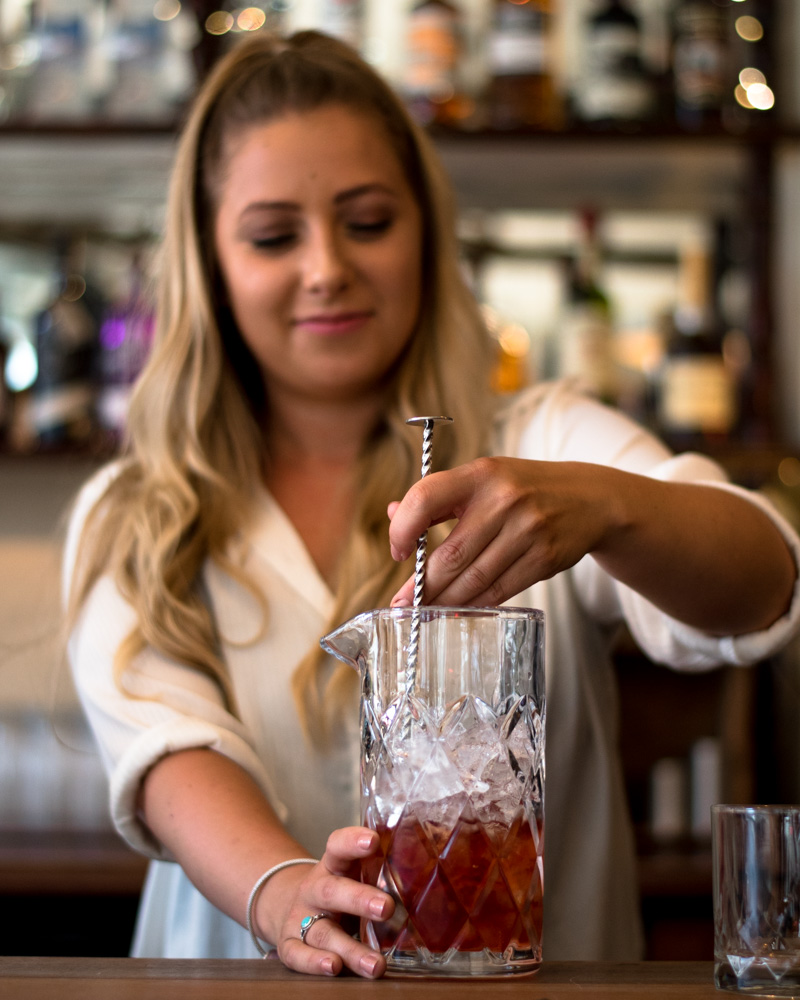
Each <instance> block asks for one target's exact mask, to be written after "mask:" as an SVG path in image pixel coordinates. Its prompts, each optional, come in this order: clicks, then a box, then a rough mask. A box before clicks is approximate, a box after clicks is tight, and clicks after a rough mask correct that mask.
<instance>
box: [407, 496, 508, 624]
mask: <svg viewBox="0 0 800 1000" xmlns="http://www.w3.org/2000/svg"><path fill="white" fill-rule="evenodd" d="M501 531H502V525H498V524H496V523H495V522H494V520H493V519H491V518H490V517H488V516H484V515H483V514H482V513H481V510H479V509H473V510H471V511H470V512H469V514H468V515H465V516H464V519H463V520H462V521H459V523H458V524H457V525H456V527H455V528H454V529H453V531H451V533H450V534H449V535H448V537H447V538H446V539H445V540H444V541H443V542H442V543H441V545H439V546H438V547H437V548H436V549H434V550H433V552H431V553H430V555H429V556H428V558H427V562H426V567H425V590H424V593H423V602H424V603H425V604H434V603H436V604H458V603H459V600H458V599H457V598H456V596H455V593H456V591H457V590H458V589H461V590H463V591H464V592H465V594H467V595H470V596H474V595H475V594H477V593H480V592H482V591H483V590H485V589H487V587H488V585H489V583H490V582H491V580H492V579H493V575H492V574H493V571H492V569H491V567H490V565H489V563H488V562H487V560H485V559H484V560H483V561H482V562H481V563H480V564H479V563H478V559H479V557H480V555H481V553H482V552H484V551H485V550H487V549H488V548H489V547H490V546H491V545H492V543H493V542H494V540H495V539H496V537H497V535H498V533H500V532H501ZM491 558H494V556H492V557H491ZM514 558H516V556H514ZM512 561H513V559H506V560H505V561H504V562H503V563H502V564H500V563H498V565H497V566H496V568H495V573H494V575H496V574H497V573H499V572H501V571H502V570H503V569H505V568H506V566H507V565H508V564H509V563H510V562H512ZM472 570H474V573H473V575H474V580H472V579H471V578H470V579H468V580H466V581H463V582H462V586H461V588H458V587H457V588H456V591H454V592H453V593H452V594H449V595H448V597H447V598H445V597H444V593H445V592H446V591H449V589H450V587H451V585H452V584H453V583H454V581H457V580H459V578H460V577H461V575H462V574H464V573H465V572H469V571H472ZM415 584H416V580H415V578H414V577H413V576H411V577H409V578H408V579H407V580H406V582H405V583H404V584H403V586H402V587H401V588H400V589H399V590H398V591H397V593H396V594H395V595H394V597H393V598H392V599H391V602H390V606H391V607H393V608H401V607H405V608H408V607H411V604H412V602H413V597H414V588H415ZM465 584H466V586H465ZM461 603H467V597H466V596H465V597H464V599H463V601H462V602H461Z"/></svg>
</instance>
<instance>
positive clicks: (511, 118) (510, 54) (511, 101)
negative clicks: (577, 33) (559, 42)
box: [486, 0, 564, 129]
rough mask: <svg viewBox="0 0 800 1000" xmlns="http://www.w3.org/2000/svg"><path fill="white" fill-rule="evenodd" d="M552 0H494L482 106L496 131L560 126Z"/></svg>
mask: <svg viewBox="0 0 800 1000" xmlns="http://www.w3.org/2000/svg"><path fill="white" fill-rule="evenodd" d="M554 7H555V4H554V0H522V2H520V0H495V2H494V6H493V10H492V21H491V29H490V34H489V45H488V69H489V85H488V89H487V93H486V110H487V118H488V121H489V124H490V125H491V126H492V127H493V128H498V129H514V128H542V129H559V128H561V127H563V124H564V107H563V100H562V95H561V94H560V92H559V88H558V86H557V83H556V74H555V10H554Z"/></svg>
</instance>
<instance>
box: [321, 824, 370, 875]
mask: <svg viewBox="0 0 800 1000" xmlns="http://www.w3.org/2000/svg"><path fill="white" fill-rule="evenodd" d="M377 847H378V834H377V833H376V832H375V831H374V830H370V829H369V828H368V827H366V826H344V827H341V828H340V829H338V830H334V831H333V833H332V834H331V835H330V836H329V837H328V842H327V844H326V845H325V854H324V855H323V857H322V861H323V862H324V864H325V867H326V868H327V870H328V871H329V872H331V873H332V874H334V875H345V874H347V873H348V872H349V871H350V869H351V868H352V864H353V862H354V861H360V860H361V859H362V858H368V857H369V856H370V855H371V854H373V853H374V852H375V850H376V849H377Z"/></svg>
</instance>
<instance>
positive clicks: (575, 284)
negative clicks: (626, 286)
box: [557, 209, 619, 403]
mask: <svg viewBox="0 0 800 1000" xmlns="http://www.w3.org/2000/svg"><path fill="white" fill-rule="evenodd" d="M597 223H598V219H597V215H596V213H595V212H594V211H593V210H590V209H586V210H584V211H583V212H582V213H581V217H580V238H579V242H578V250H577V254H576V255H575V256H574V257H569V258H567V259H566V260H565V267H566V275H565V277H566V280H565V287H566V296H565V298H566V302H565V310H564V314H563V317H562V323H561V325H560V327H559V331H558V352H557V353H558V373H559V374H560V375H561V376H565V377H570V378H573V379H575V380H576V382H577V384H578V385H579V386H580V387H581V388H582V389H584V390H585V391H587V392H590V393H592V394H593V395H595V396H597V397H598V398H599V399H601V400H602V401H603V402H608V403H613V402H615V400H616V396H617V392H618V388H619V372H618V369H617V365H616V362H615V358H614V328H613V322H612V311H611V302H610V299H609V296H608V295H607V293H606V292H605V290H604V288H603V285H602V279H601V276H600V247H599V243H598V239H597Z"/></svg>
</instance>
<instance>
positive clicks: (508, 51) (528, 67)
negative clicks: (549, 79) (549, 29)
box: [489, 31, 549, 76]
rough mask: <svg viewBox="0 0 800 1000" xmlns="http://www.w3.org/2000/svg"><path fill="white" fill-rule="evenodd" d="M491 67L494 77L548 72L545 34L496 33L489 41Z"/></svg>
mask: <svg viewBox="0 0 800 1000" xmlns="http://www.w3.org/2000/svg"><path fill="white" fill-rule="evenodd" d="M489 67H490V69H491V72H492V74H493V75H494V76H527V75H529V74H530V75H535V74H539V73H546V72H548V69H549V59H548V46H547V39H546V37H545V35H544V33H538V34H532V33H524V34H520V33H517V32H511V31H494V32H493V33H492V36H491V39H490V41H489Z"/></svg>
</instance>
